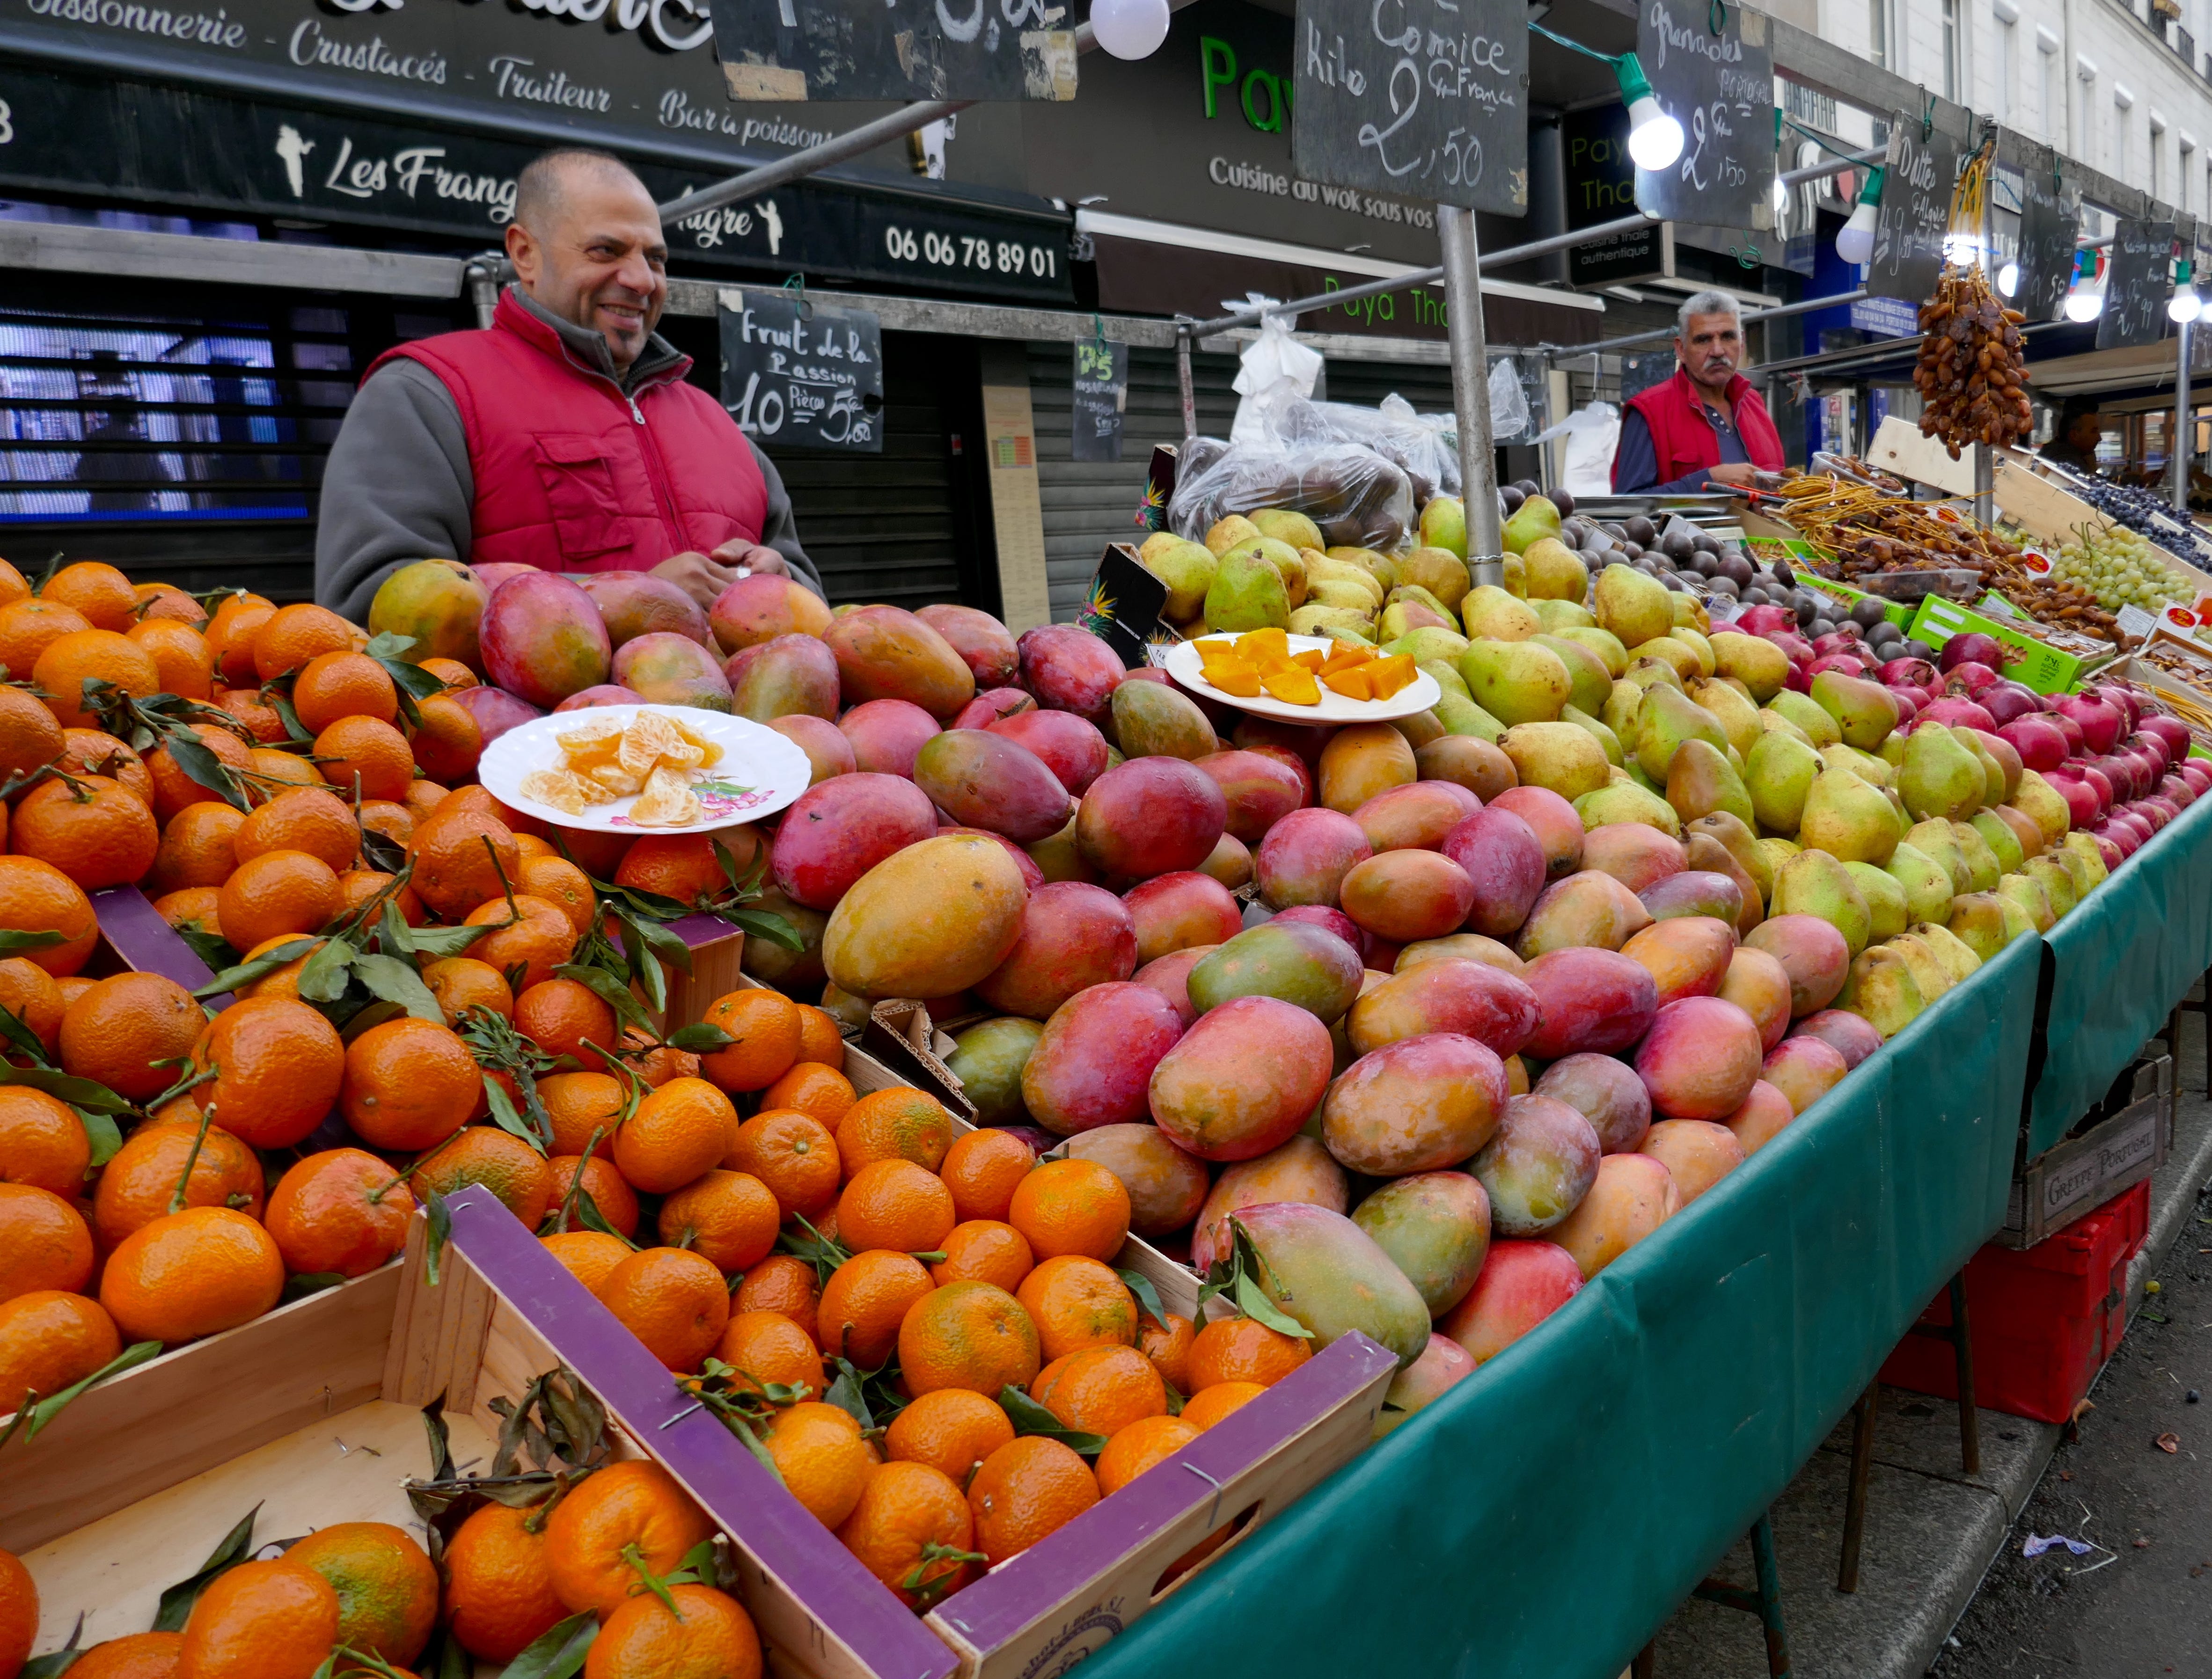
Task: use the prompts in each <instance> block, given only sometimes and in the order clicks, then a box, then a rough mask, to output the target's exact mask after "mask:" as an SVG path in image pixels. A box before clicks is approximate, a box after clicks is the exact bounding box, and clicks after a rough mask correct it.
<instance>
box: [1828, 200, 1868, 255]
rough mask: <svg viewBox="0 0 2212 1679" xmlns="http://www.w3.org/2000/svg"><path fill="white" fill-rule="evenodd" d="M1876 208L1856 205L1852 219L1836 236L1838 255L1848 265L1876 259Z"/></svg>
mask: <svg viewBox="0 0 2212 1679" xmlns="http://www.w3.org/2000/svg"><path fill="white" fill-rule="evenodd" d="M1875 214H1876V212H1875V206H1874V205H1872V204H1869V203H1860V204H1856V205H1854V206H1853V207H1852V209H1851V219H1850V221H1846V222H1844V225H1843V227H1842V228H1841V230H1840V231H1838V233H1837V234H1836V255H1837V256H1838V257H1840V258H1843V260H1844V261H1845V262H1847V263H1868V262H1871V261H1872V260H1873V259H1874V230H1875Z"/></svg>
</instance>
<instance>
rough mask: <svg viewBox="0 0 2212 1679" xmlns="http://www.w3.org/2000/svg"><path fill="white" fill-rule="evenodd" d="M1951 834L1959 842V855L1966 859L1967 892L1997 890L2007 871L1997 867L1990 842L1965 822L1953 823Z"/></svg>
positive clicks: (1994, 853)
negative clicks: (1997, 884)
mask: <svg viewBox="0 0 2212 1679" xmlns="http://www.w3.org/2000/svg"><path fill="white" fill-rule="evenodd" d="M1951 833H1952V835H1953V837H1954V838H1955V839H1957V840H1958V842H1959V855H1960V856H1961V857H1963V858H1966V890H1967V891H1969V892H1988V891H1990V890H1992V889H1993V888H1995V887H1996V883H1997V882H1998V880H1999V879H2000V878H2001V877H2002V876H2003V874H2004V872H2005V871H2004V870H2002V869H2000V868H1998V867H1997V858H1996V852H1993V851H1991V850H1990V842H1989V841H1988V840H1986V839H1983V838H1982V836H1981V835H1980V834H1979V833H1976V832H1975V831H1974V830H1973V829H1972V827H1968V826H1967V825H1966V823H1964V822H1954V823H1952V824H1951Z"/></svg>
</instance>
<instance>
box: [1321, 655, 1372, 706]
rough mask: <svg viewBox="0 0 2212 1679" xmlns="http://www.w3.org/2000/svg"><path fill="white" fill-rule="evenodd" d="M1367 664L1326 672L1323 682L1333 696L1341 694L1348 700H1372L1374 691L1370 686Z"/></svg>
mask: <svg viewBox="0 0 2212 1679" xmlns="http://www.w3.org/2000/svg"><path fill="white" fill-rule="evenodd" d="M1370 668H1371V667H1370V665H1368V664H1353V665H1347V666H1346V667H1345V668H1344V669H1343V670H1324V671H1323V672H1322V678H1321V679H1322V682H1323V683H1324V684H1326V685H1327V687H1328V690H1329V692H1330V693H1332V694H1342V695H1343V696H1344V697H1345V698H1346V699H1347V700H1372V699H1373V698H1374V697H1375V692H1374V690H1373V689H1372V688H1370V687H1369V686H1368V680H1367V672H1368V670H1370Z"/></svg>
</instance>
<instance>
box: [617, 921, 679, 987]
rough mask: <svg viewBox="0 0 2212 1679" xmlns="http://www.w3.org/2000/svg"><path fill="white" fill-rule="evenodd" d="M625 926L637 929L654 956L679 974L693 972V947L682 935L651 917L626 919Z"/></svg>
mask: <svg viewBox="0 0 2212 1679" xmlns="http://www.w3.org/2000/svg"><path fill="white" fill-rule="evenodd" d="M625 924H626V925H629V926H634V927H635V928H636V929H637V932H638V936H639V937H641V938H642V939H643V940H644V941H645V943H646V944H647V948H649V949H651V950H652V952H653V955H656V956H658V957H659V958H660V960H661V961H664V962H666V963H667V964H668V965H669V967H672V968H674V969H675V970H676V971H677V972H678V973H690V972H691V947H690V945H688V944H686V943H684V938H683V936H682V935H681V934H678V933H671V932H670V931H669V930H668V929H667V928H665V927H664V926H662V925H661V924H659V922H658V921H655V920H653V918H651V917H649V916H648V917H643V918H637V919H635V920H630V919H628V918H625Z"/></svg>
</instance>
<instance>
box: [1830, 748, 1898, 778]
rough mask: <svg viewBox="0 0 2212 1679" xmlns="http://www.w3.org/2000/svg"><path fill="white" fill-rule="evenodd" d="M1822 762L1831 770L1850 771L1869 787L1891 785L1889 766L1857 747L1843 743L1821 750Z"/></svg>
mask: <svg viewBox="0 0 2212 1679" xmlns="http://www.w3.org/2000/svg"><path fill="white" fill-rule="evenodd" d="M1820 761H1821V762H1822V763H1824V764H1826V766H1827V767H1829V768H1830V769H1843V770H1849V771H1850V773H1852V774H1853V775H1856V776H1857V777H1858V779H1860V780H1862V781H1863V782H1865V783H1866V784H1867V785H1869V787H1887V786H1888V785H1889V784H1890V775H1889V766H1888V765H1887V764H1886V763H1884V762H1883V761H1881V759H1879V758H1877V757H1875V755H1874V754H1872V753H1871V752H1862V751H1860V750H1859V749H1858V748H1857V747H1855V746H1845V745H1844V743H1842V742H1841V741H1838V742H1837V743H1836V744H1835V745H1833V746H1824V747H1822V748H1821V749H1820Z"/></svg>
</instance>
